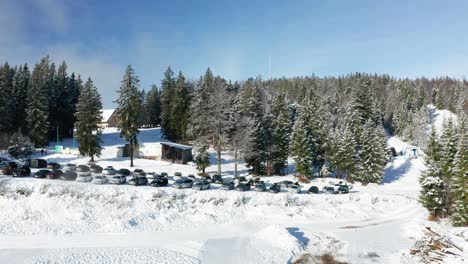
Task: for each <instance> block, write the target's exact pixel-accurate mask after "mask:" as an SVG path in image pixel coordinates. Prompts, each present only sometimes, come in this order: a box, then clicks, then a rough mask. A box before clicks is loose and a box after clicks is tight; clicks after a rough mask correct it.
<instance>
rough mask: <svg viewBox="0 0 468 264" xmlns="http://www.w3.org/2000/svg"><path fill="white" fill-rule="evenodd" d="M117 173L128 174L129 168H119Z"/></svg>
mask: <svg viewBox="0 0 468 264" xmlns="http://www.w3.org/2000/svg"><path fill="white" fill-rule="evenodd" d="M117 174H122V175H125V176H128V175H130V170H129V169H120V170H118V171H117Z"/></svg>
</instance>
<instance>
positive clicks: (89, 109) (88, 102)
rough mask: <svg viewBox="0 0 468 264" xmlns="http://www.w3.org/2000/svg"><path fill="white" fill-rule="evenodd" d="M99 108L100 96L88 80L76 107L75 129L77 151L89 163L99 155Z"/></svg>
mask: <svg viewBox="0 0 468 264" xmlns="http://www.w3.org/2000/svg"><path fill="white" fill-rule="evenodd" d="M101 108H102V103H101V96H100V95H99V93H98V91H97V89H96V87H95V86H94V84H93V81H92V80H91V78H88V80H87V81H86V83H85V85H84V87H83V89H81V91H80V96H79V99H78V103H77V105H76V113H75V117H76V123H75V127H76V132H77V133H76V138H77V140H78V143H79V147H78V150H79V151H80V154H81V155H83V156H89V157H91V161H94V156H98V157H99V156H100V155H101V149H102V148H101V142H102V141H101V130H100V129H99V126H98V123H99V122H101V119H102V113H101Z"/></svg>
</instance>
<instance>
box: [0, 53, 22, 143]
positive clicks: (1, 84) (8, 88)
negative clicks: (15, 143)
mask: <svg viewBox="0 0 468 264" xmlns="http://www.w3.org/2000/svg"><path fill="white" fill-rule="evenodd" d="M14 75H15V70H14V68H11V67H10V65H9V64H8V62H6V63H5V64H4V65H3V66H2V67H0V94H1V96H0V116H1V118H0V132H4V133H7V134H10V133H12V132H13V130H14V114H15V109H14V107H15V104H14V100H15V99H16V97H14V94H13V80H14ZM18 99H19V98H18Z"/></svg>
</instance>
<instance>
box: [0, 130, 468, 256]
mask: <svg viewBox="0 0 468 264" xmlns="http://www.w3.org/2000/svg"><path fill="white" fill-rule="evenodd" d="M103 140H104V146H105V149H104V150H103V156H102V157H101V158H100V159H98V162H97V163H98V164H99V165H101V166H108V165H112V166H114V167H115V168H128V164H129V161H128V160H127V159H122V158H116V152H117V146H119V145H122V144H123V143H124V142H123V141H122V140H121V139H119V138H118V132H117V131H116V130H115V129H112V128H108V129H106V130H105V131H104V134H103ZM160 140H161V139H160V130H159V129H146V130H143V131H142V133H141V136H140V141H141V142H142V143H143V144H144V145H146V148H150V147H151V144H156V143H154V142H158V141H160ZM388 143H389V145H390V146H393V147H395V148H396V150H397V151H400V150H403V149H405V148H406V146H407V144H406V143H404V142H401V141H400V140H398V139H397V138H389V141H388ZM63 144H64V145H65V146H69V147H71V146H72V145H73V144H72V141H71V140H68V141H65V142H64V143H63ZM49 153H51V152H49ZM211 154H212V155H211V156H212V157H214V153H211ZM45 158H46V159H47V160H48V161H55V162H60V163H68V162H72V163H76V164H85V163H86V162H87V161H88V159H87V158H80V157H77V156H75V155H72V154H69V155H66V154H50V155H48V156H46V157H45ZM223 158H224V160H223V167H222V168H223V171H224V172H225V176H224V177H225V178H229V177H231V176H230V175H232V171H233V168H234V164H233V161H232V158H231V157H230V156H229V155H227V154H226V155H223ZM212 162H213V164H214V162H215V160H214V159H213V160H212ZM135 164H136V167H137V168H142V169H144V170H145V171H147V172H149V171H155V172H163V171H165V172H168V173H169V175H172V174H173V173H174V172H176V171H180V172H182V173H183V174H184V175H187V174H189V173H193V174H195V173H196V169H195V167H194V166H192V165H179V164H172V163H169V162H164V161H154V160H143V159H137V160H135ZM293 165H294V164H292V165H291V166H290V168H289V172H290V173H292V168H293ZM424 168H425V166H424V161H423V159H422V158H419V159H410V160H405V159H396V160H393V161H391V162H390V163H389V164H388V165H387V166H386V168H385V177H384V180H383V184H381V185H375V184H370V185H368V186H361V185H360V184H355V185H354V186H353V189H352V190H351V191H350V193H349V194H340V195H327V194H307V193H305V192H304V191H306V190H307V189H308V188H309V187H310V186H311V185H316V186H318V187H320V188H321V187H323V186H325V185H327V184H328V183H329V181H333V180H334V179H330V178H327V179H315V180H314V181H313V182H312V183H310V184H303V185H302V187H303V188H302V189H303V193H301V194H294V193H288V192H286V191H283V192H281V193H279V194H271V193H257V192H254V191H248V192H237V191H224V190H221V189H220V186H219V185H216V184H213V185H212V189H210V190H207V191H196V190H192V189H185V190H178V189H174V188H172V187H162V188H155V187H151V186H139V187H135V186H129V185H121V186H114V185H102V186H100V185H93V184H91V183H78V182H65V181H60V180H47V179H34V178H14V179H13V178H11V177H8V176H1V178H0V212H1V213H0V263H293V262H294V261H295V260H296V259H297V258H298V257H300V256H301V255H303V254H311V255H312V256H316V255H321V254H327V253H329V254H332V255H333V256H335V258H336V259H337V260H340V261H346V262H347V263H417V260H416V259H415V258H414V257H412V256H410V255H409V249H410V248H411V247H412V246H413V244H414V242H415V241H416V240H417V239H418V238H420V237H421V236H422V229H423V228H424V227H425V226H426V225H428V224H430V223H428V222H427V221H426V218H427V213H426V210H425V209H424V208H422V206H421V205H420V204H419V203H418V202H417V197H418V195H419V183H418V177H419V175H420V172H421V170H424ZM215 170H216V166H212V167H210V168H209V169H208V172H214V171H215ZM240 170H241V172H242V173H246V172H247V170H246V168H245V166H244V165H241V166H240ZM170 179H171V177H170ZM287 179H289V180H293V177H292V176H284V177H265V178H264V180H265V181H266V182H267V184H268V185H270V184H271V183H274V182H279V181H282V180H287ZM335 181H337V180H335ZM171 182H172V180H170V183H171ZM454 230H455V229H453V228H451V229H450V230H448V231H447V232H455V233H457V234H459V235H460V236H462V237H460V236H458V237H457V236H455V237H454V239H457V242H458V244H459V245H460V244H461V245H463V246H464V247H465V252H466V251H468V246H467V245H466V240H467V239H468V232H467V231H466V229H457V230H455V231H454ZM463 236H464V238H463ZM465 260H466V256H465ZM448 261H449V262H447V263H463V262H462V261H463V260H461V258H454V259H451V260H448Z"/></svg>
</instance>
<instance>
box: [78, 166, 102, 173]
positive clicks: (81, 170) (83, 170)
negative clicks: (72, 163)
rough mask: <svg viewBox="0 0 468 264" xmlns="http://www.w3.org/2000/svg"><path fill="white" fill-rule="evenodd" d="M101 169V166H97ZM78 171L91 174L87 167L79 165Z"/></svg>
mask: <svg viewBox="0 0 468 264" xmlns="http://www.w3.org/2000/svg"><path fill="white" fill-rule="evenodd" d="M97 167H99V166H97ZM97 167H94V166H93V168H97ZM76 171H77V172H89V171H90V168H89V167H88V166H86V165H78V166H76ZM101 171H102V168H101Z"/></svg>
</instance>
